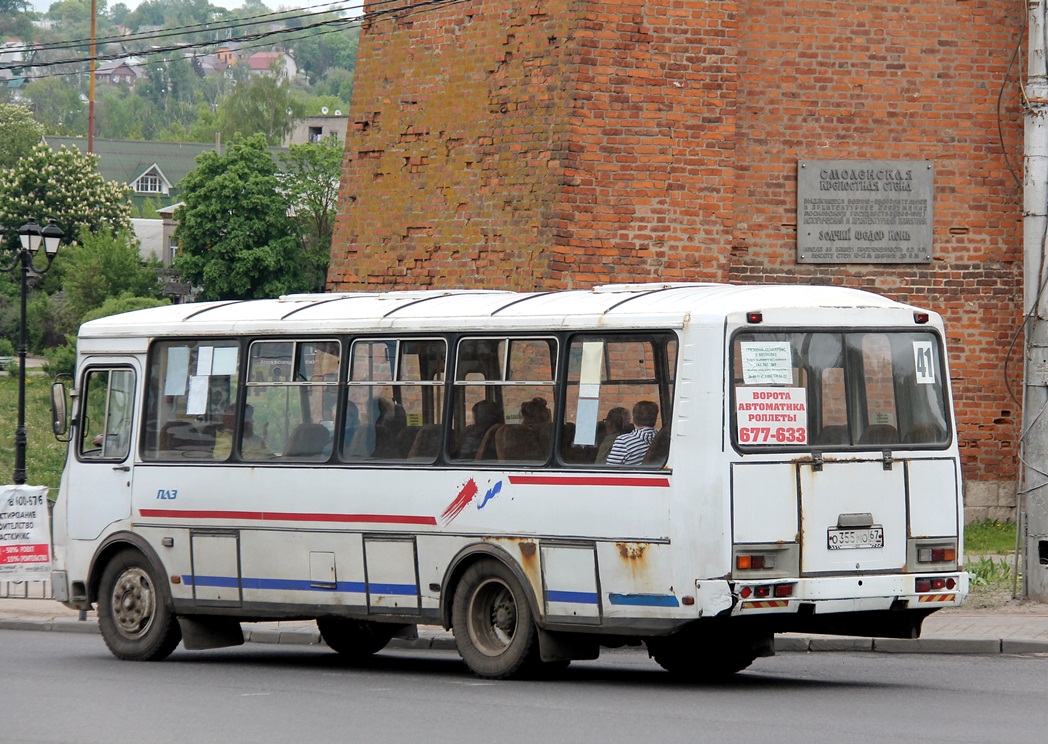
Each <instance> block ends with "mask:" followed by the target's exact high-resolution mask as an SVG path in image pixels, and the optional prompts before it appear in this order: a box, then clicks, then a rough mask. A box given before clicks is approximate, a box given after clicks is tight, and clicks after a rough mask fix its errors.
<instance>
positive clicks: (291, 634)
mask: <svg viewBox="0 0 1048 744" xmlns="http://www.w3.org/2000/svg"><path fill="white" fill-rule="evenodd" d="M245 626H246V627H245V628H244V640H245V641H246V642H248V643H269V644H281V645H292V646H318V645H321V643H322V641H321V640H320V633H319V632H318V631H316V630H311V629H309V628H294V629H279V628H264V627H259V626H257V625H254V624H251V623H245ZM0 630H36V631H55V632H64V633H96V634H97V633H98V625H97V623H96V622H94V620H66V619H61V618H56V619H52V620H35V619H34V620H16V619H11V620H6V619H0ZM389 648H400V649H409V650H428V649H435V650H441V651H454V650H455V639H454V637H453V636H452V635H451V634H450V633H446V632H436V633H426V632H423V634H422V635H420V636H419V637H418V638H415V639H413V640H405V639H402V638H394V639H393V640H392V641H390V643H389ZM636 650H637V651H638V652H640V653H645V651H644V649H643V647H639V648H637V649H636ZM775 651H776V652H777V653H820V652H838V653H840V652H873V653H885V654H983V655H992V654H1009V655H1026V654H1048V641H1041V640H1024V639H1018V638H996V639H995V638H919V639H915V640H907V639H898V638H851V637H847V636H841V637H834V636H812V637H808V636H801V635H781V636H778V637H776V639H775Z"/></svg>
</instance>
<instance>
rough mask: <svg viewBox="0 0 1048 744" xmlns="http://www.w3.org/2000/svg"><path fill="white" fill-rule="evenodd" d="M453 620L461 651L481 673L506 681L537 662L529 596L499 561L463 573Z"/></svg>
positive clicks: (453, 607)
mask: <svg viewBox="0 0 1048 744" xmlns="http://www.w3.org/2000/svg"><path fill="white" fill-rule="evenodd" d="M451 622H452V631H453V632H454V634H455V644H456V645H457V646H458V651H459V655H460V656H461V657H462V660H463V661H465V662H466V665H467V666H468V667H469V668H470V669H471V670H472V671H473V673H474V674H476V675H477V676H478V677H484V678H486V679H507V678H509V677H513V676H517V675H520V674H523V673H525V672H527V671H528V670H529V669H530V668H532V667H534V666H535V664H536V663H537V661H538V643H537V636H536V629H535V620H534V618H532V616H531V611H530V610H529V608H528V598H527V595H526V594H525V593H524V588H523V587H522V586H521V585H520V582H519V581H517V578H516V576H514V575H513V572H512V571H510V570H509V568H507V567H506V566H505V565H504V564H502V563H500V562H499V561H495V560H483V561H480V562H478V563H476V564H474V565H473V566H471V567H470V568H468V569H467V570H466V572H465V573H464V574H463V575H462V580H461V581H460V582H459V585H458V589H457V590H456V591H455V600H454V604H453V605H452V612H451Z"/></svg>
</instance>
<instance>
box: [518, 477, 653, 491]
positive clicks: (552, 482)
mask: <svg viewBox="0 0 1048 744" xmlns="http://www.w3.org/2000/svg"><path fill="white" fill-rule="evenodd" d="M509 482H510V483H511V484H513V485H517V486H655V487H657V488H668V487H669V485H670V479H669V478H620V477H615V476H581V477H579V476H574V477H572V476H569V475H511V476H509Z"/></svg>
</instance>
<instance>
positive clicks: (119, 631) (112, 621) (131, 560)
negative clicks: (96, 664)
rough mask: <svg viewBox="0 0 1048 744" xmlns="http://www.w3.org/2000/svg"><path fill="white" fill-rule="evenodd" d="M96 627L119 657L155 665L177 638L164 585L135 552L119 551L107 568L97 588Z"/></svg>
mask: <svg viewBox="0 0 1048 744" xmlns="http://www.w3.org/2000/svg"><path fill="white" fill-rule="evenodd" d="M98 627H99V629H100V630H101V631H102V639H103V640H104V641H105V643H106V646H108V647H109V650H110V651H111V652H112V653H113V655H114V656H116V657H117V658H118V659H126V660H128V661H159V660H161V659H164V658H167V657H168V656H169V655H170V654H171V652H172V651H174V650H175V648H176V647H177V646H178V643H179V641H181V640H182V630H181V628H179V626H178V621H177V620H176V618H175V614H174V612H173V611H172V609H171V600H170V597H169V595H168V591H167V585H166V584H164V583H163V582H162V581H160V580H159V579H158V577H157V575H156V571H155V569H154V568H153V566H152V565H151V564H150V562H149V560H148V559H147V558H146V557H145V556H144V555H142V554H141V553H139V552H138V551H137V550H124V551H122V552H120V553H117V554H116V556H114V557H113V559H112V560H111V561H110V562H109V564H108V565H107V566H106V568H105V571H103V572H102V581H101V583H100V584H99V589H98Z"/></svg>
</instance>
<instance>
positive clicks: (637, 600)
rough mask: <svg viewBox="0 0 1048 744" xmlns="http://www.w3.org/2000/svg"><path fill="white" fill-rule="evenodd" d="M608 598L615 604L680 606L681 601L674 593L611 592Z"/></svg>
mask: <svg viewBox="0 0 1048 744" xmlns="http://www.w3.org/2000/svg"><path fill="white" fill-rule="evenodd" d="M608 600H609V601H610V602H611V603H612V604H613V605H632V606H634V607H680V602H678V601H677V598H676V597H674V596H673V595H672V594H609V595H608Z"/></svg>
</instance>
